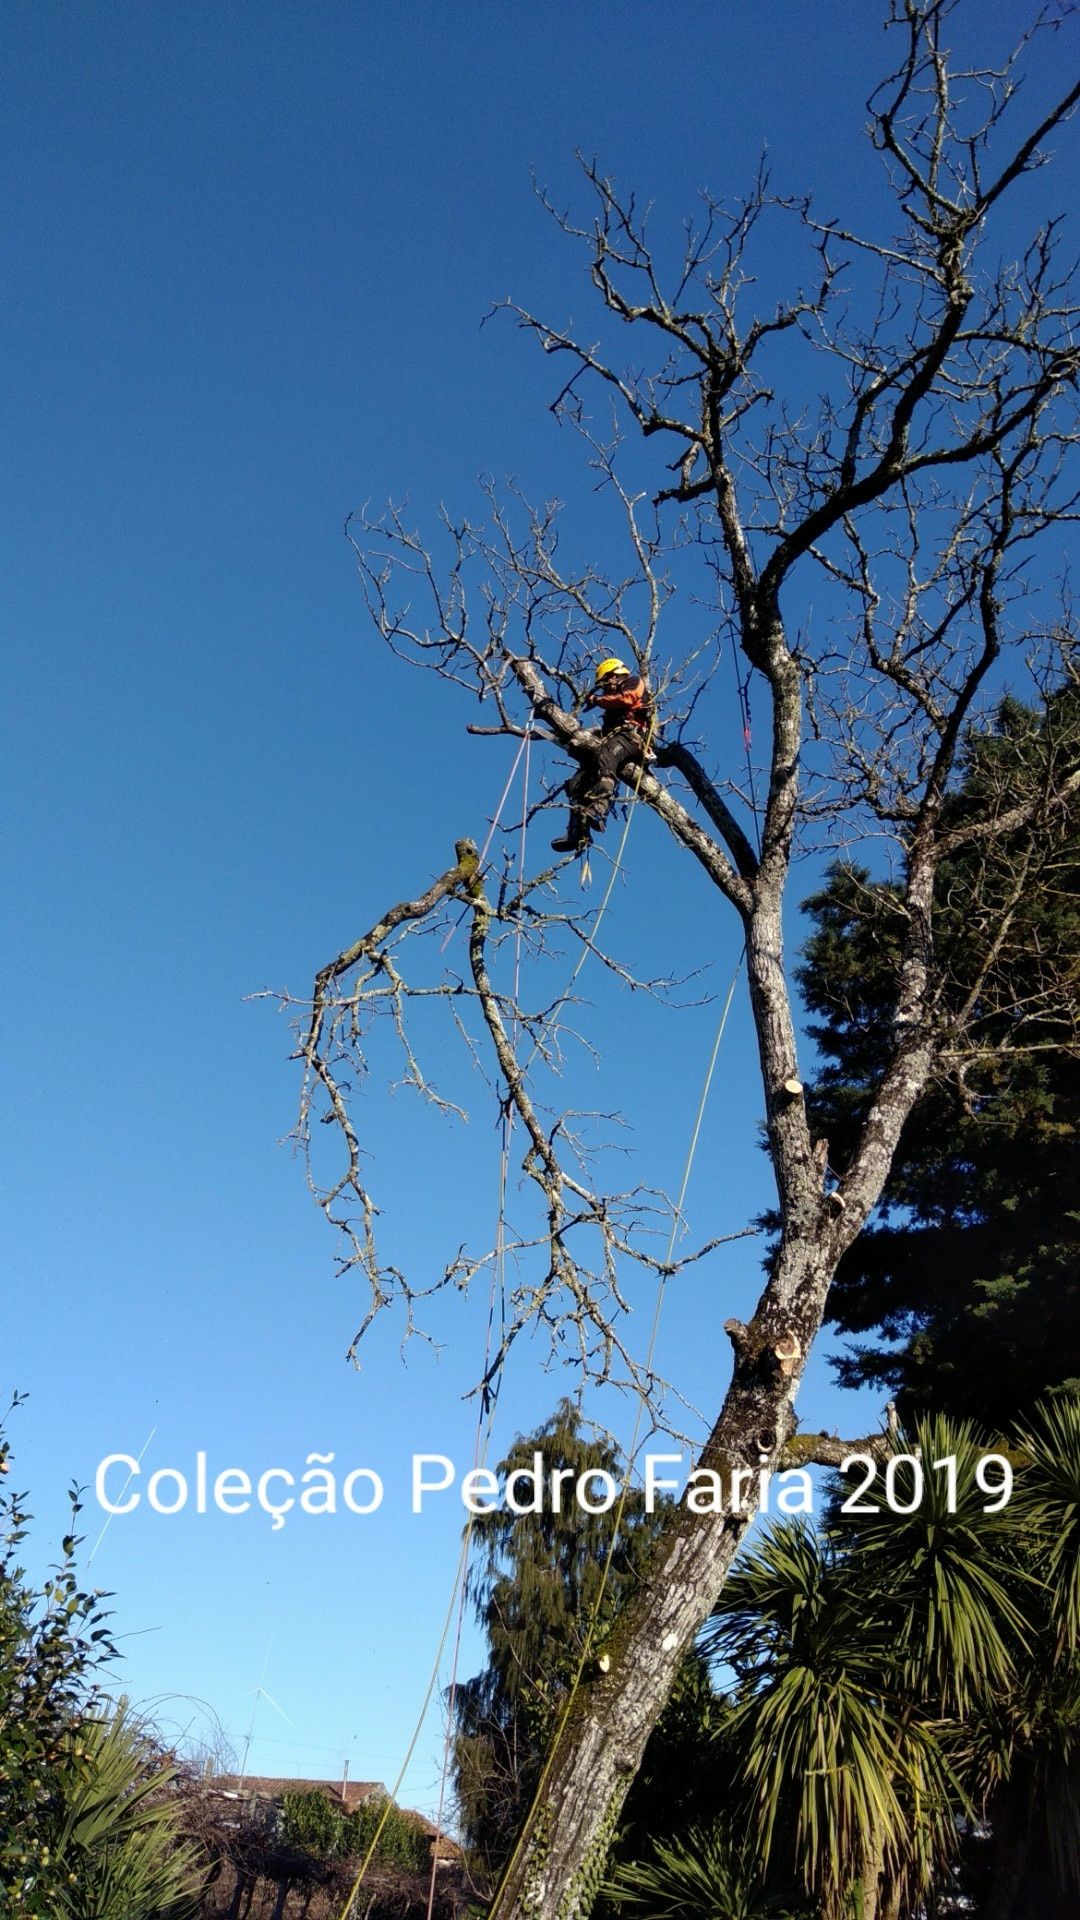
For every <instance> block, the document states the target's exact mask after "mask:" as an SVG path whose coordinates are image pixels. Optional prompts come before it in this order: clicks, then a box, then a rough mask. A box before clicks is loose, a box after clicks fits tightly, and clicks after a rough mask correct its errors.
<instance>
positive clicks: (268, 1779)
mask: <svg viewBox="0 0 1080 1920" xmlns="http://www.w3.org/2000/svg"><path fill="white" fill-rule="evenodd" d="M213 1784H214V1787H215V1788H216V1790H217V1791H218V1793H237V1794H243V1795H244V1796H245V1798H247V1799H251V1800H282V1799H284V1797H285V1795H286V1794H287V1793H324V1794H325V1795H326V1797H327V1799H328V1800H332V1801H333V1802H334V1805H335V1806H337V1807H342V1808H343V1809H344V1811H345V1812H346V1813H354V1812H355V1811H356V1808H357V1807H359V1806H362V1805H363V1803H364V1801H365V1800H370V1798H371V1796H372V1794H379V1795H381V1796H382V1797H383V1798H385V1796H386V1788H385V1787H384V1786H383V1785H382V1783H381V1781H379V1780H348V1781H346V1783H345V1791H344V1793H342V1789H341V1781H340V1780H295V1779H293V1780H286V1779H279V1778H277V1777H276V1776H274V1775H270V1774H264V1773H246V1774H239V1773H219V1774H217V1775H216V1776H215V1778H214V1782H213Z"/></svg>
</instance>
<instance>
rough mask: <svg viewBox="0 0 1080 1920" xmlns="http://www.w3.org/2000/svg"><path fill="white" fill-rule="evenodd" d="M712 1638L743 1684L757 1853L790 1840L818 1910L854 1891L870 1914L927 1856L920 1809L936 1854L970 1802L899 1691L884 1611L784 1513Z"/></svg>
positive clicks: (748, 1562) (838, 1906)
mask: <svg viewBox="0 0 1080 1920" xmlns="http://www.w3.org/2000/svg"><path fill="white" fill-rule="evenodd" d="M709 1644H710V1648H711V1651H712V1652H713V1653H714V1654H717V1655H720V1656H722V1657H723V1658H724V1659H725V1660H727V1662H728V1663H729V1664H730V1665H731V1666H732V1667H733V1668H734V1670H735V1673H736V1675H737V1678H738V1705H737V1707H736V1712H735V1721H734V1727H735V1738H736V1739H737V1740H738V1741H739V1743H740V1745H741V1748H742V1754H743V1766H744V1778H745V1780H746V1783H747V1788H748V1794H749V1798H750V1803H751V1809H752V1819H753V1823H754V1830H755V1832H756V1833H757V1834H758V1836H759V1841H760V1848H761V1856H762V1859H763V1860H764V1861H766V1862H768V1861H770V1860H772V1859H774V1858H775V1854H776V1849H777V1843H778V1840H779V1838H780V1837H781V1836H783V1838H784V1840H785V1841H786V1842H787V1843H788V1844H790V1845H791V1846H792V1847H793V1851H794V1861H795V1865H796V1868H797V1871H798V1872H799V1875H800V1877H801V1879H802V1881H803V1884H804V1885H805V1886H806V1888H807V1889H808V1891H811V1892H813V1893H814V1894H815V1896H816V1897H817V1899H818V1901H819V1902H820V1906H821V1910H822V1912H823V1913H824V1914H826V1915H829V1916H832V1915H834V1914H840V1913H841V1912H843V1911H844V1910H845V1908H847V1910H848V1911H850V1910H851V1909H850V1904H849V1896H850V1895H851V1893H852V1890H853V1889H856V1888H861V1890H862V1895H863V1899H862V1904H863V1907H864V1911H865V1912H866V1913H867V1914H868V1915H870V1914H873V1913H874V1911H875V1910H876V1899H877V1882H878V1879H879V1877H880V1875H881V1874H882V1872H883V1871H884V1872H887V1873H888V1875H889V1877H890V1879H891V1880H892V1881H893V1882H896V1881H898V1880H899V1878H900V1876H901V1874H902V1872H903V1871H905V1870H907V1872H908V1873H910V1872H911V1870H912V1868H913V1866H915V1865H917V1864H919V1863H918V1860H917V1856H916V1855H915V1854H914V1853H913V1849H912V1843H911V1833H912V1828H913V1825H914V1824H915V1822H914V1819H913V1808H915V1807H917V1808H918V1809H919V1816H920V1817H919V1821H918V1824H919V1827H920V1830H921V1834H922V1835H923V1837H924V1839H927V1840H928V1841H929V1849H928V1850H929V1854H930V1855H931V1856H933V1857H935V1858H936V1857H938V1856H940V1854H941V1853H943V1852H944V1851H946V1850H947V1848H948V1846H949V1842H950V1838H951V1832H952V1816H953V1814H954V1812H955V1811H956V1810H957V1809H958V1807H959V1805H960V1804H962V1803H961V1801H960V1796H959V1793H958V1789H957V1786H956V1783H955V1781H954V1779H953V1778H952V1775H951V1774H950V1771H949V1768H948V1766H947V1764H946V1760H945V1757H944V1753H943V1750H942V1747H941V1745H940V1743H939V1741H938V1739H937V1737H936V1730H935V1728H934V1727H933V1726H932V1725H931V1724H929V1723H928V1722H927V1721H926V1719H925V1718H924V1717H922V1716H920V1715H917V1714H913V1713H911V1712H909V1711H908V1710H907V1708H908V1703H907V1702H906V1700H905V1698H904V1696H903V1695H902V1693H901V1692H900V1690H899V1689H898V1687H897V1685H896V1659H895V1642H894V1636H893V1632H892V1628H891V1626H890V1624H889V1622H888V1621H887V1619H886V1617H885V1612H884V1609H883V1608H882V1607H881V1606H880V1605H878V1604H877V1603H876V1599H875V1597H874V1596H873V1595H868V1594H867V1592H866V1591H865V1590H863V1589H862V1588H861V1587H860V1584H859V1581H858V1579H857V1577H855V1576H854V1573H853V1567H852V1564H851V1561H850V1559H849V1558H848V1557H847V1556H844V1555H841V1554H840V1553H839V1552H838V1550H837V1547H836V1544H835V1542H834V1541H833V1540H831V1539H830V1538H829V1537H828V1536H826V1535H821V1534H818V1533H815V1532H813V1531H812V1530H811V1529H810V1528H809V1527H808V1526H807V1525H806V1524H805V1523H803V1522H795V1521H789V1522H785V1523H783V1524H781V1525H778V1526H776V1527H774V1528H773V1529H772V1530H771V1531H770V1532H769V1533H768V1534H767V1535H766V1536H765V1538H764V1539H763V1540H762V1541H761V1543H760V1544H759V1545H758V1546H757V1547H755V1548H754V1549H753V1550H752V1551H751V1552H750V1553H748V1554H747V1556H746V1557H745V1559H744V1560H743V1562H742V1564H741V1566H740V1567H739V1569H738V1570H737V1572H736V1573H735V1575H734V1576H733V1577H732V1578H731V1579H729V1581H728V1583H727V1585H726V1587H725V1589H724V1593H723V1595H722V1598H721V1600H720V1603H719V1605H718V1607H717V1610H716V1612H715V1614H714V1616H713V1623H712V1629H711V1633H710V1636H709ZM928 1864H929V1862H927V1863H925V1864H919V1873H920V1877H921V1878H923V1879H924V1880H925V1877H926V1873H927V1866H928Z"/></svg>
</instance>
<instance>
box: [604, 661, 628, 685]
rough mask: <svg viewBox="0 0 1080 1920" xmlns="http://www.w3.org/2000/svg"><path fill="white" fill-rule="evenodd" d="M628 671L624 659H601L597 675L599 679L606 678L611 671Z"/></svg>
mask: <svg viewBox="0 0 1080 1920" xmlns="http://www.w3.org/2000/svg"><path fill="white" fill-rule="evenodd" d="M628 671H629V669H628V667H627V665H626V662H625V661H624V660H614V659H612V660H601V662H600V665H599V666H598V667H597V669H596V677H597V679H598V680H606V679H607V677H608V674H609V673H627V672H628Z"/></svg>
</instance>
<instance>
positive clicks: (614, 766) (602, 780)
mask: <svg viewBox="0 0 1080 1920" xmlns="http://www.w3.org/2000/svg"><path fill="white" fill-rule="evenodd" d="M585 705H586V706H587V707H601V708H602V709H603V714H604V720H603V725H602V726H601V728H600V730H599V733H598V734H596V735H594V736H593V738H594V739H595V740H596V743H597V744H596V746H595V748H593V749H590V751H589V755H588V758H587V759H585V758H584V757H583V758H582V763H581V766H580V767H579V769H578V771H577V773H576V774H575V775H574V777H573V779H572V780H570V781H568V782H567V787H566V793H567V798H568V799H569V801H570V821H569V825H568V826H567V829H566V832H565V834H563V835H561V836H560V838H559V839H558V840H553V841H552V843H551V844H552V846H553V847H554V848H555V851H556V852H557V853H583V852H584V850H585V848H586V847H587V846H588V844H589V841H590V839H591V838H592V835H593V833H603V831H604V828H605V827H606V825H607V817H608V814H609V813H610V811H611V803H612V800H613V799H614V797H615V787H616V784H617V782H618V778H619V775H620V773H621V772H622V770H623V768H624V766H625V764H626V762H627V761H628V760H637V761H639V762H641V763H644V760H645V757H646V755H647V753H648V747H649V741H650V740H651V738H652V731H653V703H652V698H651V696H650V693H649V689H648V686H647V685H646V682H645V680H644V679H643V678H642V676H641V674H640V673H632V672H631V671H630V669H629V667H627V666H626V665H625V664H624V662H623V661H622V660H601V662H600V665H599V666H598V667H597V669H596V682H595V685H594V686H593V689H592V692H591V693H590V694H588V695H587V697H586V700H585Z"/></svg>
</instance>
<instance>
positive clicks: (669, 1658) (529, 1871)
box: [489, 1241, 834, 1920]
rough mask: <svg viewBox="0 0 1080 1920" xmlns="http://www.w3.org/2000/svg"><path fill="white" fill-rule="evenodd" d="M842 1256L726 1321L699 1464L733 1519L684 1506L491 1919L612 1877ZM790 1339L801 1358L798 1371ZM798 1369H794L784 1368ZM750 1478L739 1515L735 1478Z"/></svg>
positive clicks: (545, 1785) (594, 1687) (780, 1283)
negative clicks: (648, 1762) (726, 1360)
mask: <svg viewBox="0 0 1080 1920" xmlns="http://www.w3.org/2000/svg"><path fill="white" fill-rule="evenodd" d="M833 1264H834V1261H833V1258H832V1257H830V1258H829V1259H828V1260H826V1259H824V1258H823V1257H822V1254H821V1251H820V1250H819V1248H818V1246H817V1245H816V1244H815V1243H814V1242H812V1241H808V1242H807V1243H805V1244H804V1245H803V1246H802V1247H801V1248H799V1249H797V1250H796V1249H792V1248H790V1247H789V1248H787V1249H785V1250H783V1251H782V1253H781V1256H780V1260H779V1262H778V1265H777V1271H776V1273H775V1274H774V1276H773V1279H772V1281H771V1282H770V1284H769V1286H768V1287H767V1289H766V1291H765V1293H764V1294H763V1296H762V1298H761V1300H760V1301H759V1303H758V1308H757V1311H756V1313H755V1315H754V1318H753V1320H752V1321H751V1322H750V1324H749V1325H748V1326H746V1327H743V1326H741V1325H740V1324H739V1323H738V1322H734V1321H730V1322H728V1331H729V1334H730V1337H731V1339H732V1342H733V1344H734V1346H735V1351H736V1363H735V1374H734V1378H733V1380H732V1384H731V1387H730V1389H729V1392H728V1395H727V1398H726V1400H725V1402H724V1405H723V1408H722V1410H721V1413H720V1417H719V1419H718V1420H717V1423H716V1425H715V1427H714V1428H713V1431H712V1433H711V1435H710V1436H709V1440H708V1442H707V1444H706V1446H705V1448H704V1450H703V1452H702V1454H701V1456H700V1460H699V1462H698V1465H699V1466H700V1467H704V1468H710V1469H712V1471H713V1472H715V1473H718V1474H720V1475H721V1477H722V1481H723V1483H724V1488H725V1496H726V1497H725V1511H723V1512H718V1513H694V1512H691V1510H690V1509H689V1507H688V1506H687V1505H686V1504H685V1501H684V1502H683V1504H682V1505H680V1507H679V1508H678V1509H677V1511H676V1512H675V1513H674V1514H673V1516H672V1520H671V1523H670V1525H669V1526H668V1528H667V1530H666V1531H665V1532H664V1533H663V1534H662V1535H661V1537H660V1539H659V1541H658V1543H657V1546H656V1548H655V1550H654V1554H653V1557H652V1560H651V1562H650V1566H649V1570H648V1573H647V1576H646V1578H645V1580H644V1582H643V1584H642V1587H641V1589H640V1590H639V1592H638V1594H637V1595H636V1596H635V1598H634V1599H633V1601H631V1603H630V1604H629V1606H628V1607H627V1609H626V1611H625V1613H623V1614H622V1616H621V1617H620V1618H619V1620H618V1621H617V1623H616V1625H615V1628H614V1631H613V1633H612V1635H611V1638H610V1639H609V1640H608V1641H606V1642H605V1643H604V1645H603V1649H602V1651H603V1653H604V1654H605V1655H606V1656H607V1659H608V1660H609V1661H610V1666H609V1667H608V1669H607V1671H606V1672H604V1673H599V1672H597V1673H595V1674H594V1675H592V1676H588V1675H587V1676H586V1677H585V1679H584V1681H583V1683H582V1686H581V1688H580V1690H579V1692H578V1694H577V1696H576V1698H575V1700H574V1702H573V1704H572V1706H571V1709H570V1712H569V1714H568V1716H567V1719H566V1722H565V1724H564V1726H563V1728H562V1731H561V1733H560V1735H559V1736H558V1738H557V1740H556V1744H555V1748H554V1750H553V1753H552V1755H551V1757H550V1759H549V1762H548V1765H547V1769H546V1771H545V1774H544V1776H543V1779H542V1782H541V1786H540V1790H539V1792H538V1793H537V1796H536V1799H535V1802H534V1804H533V1807H532V1809H531V1810H530V1813H529V1815H528V1818H527V1819H526V1822H525V1825H524V1827H523V1828H522V1831H521V1834H520V1836H519V1839H518V1843H517V1846H516V1847H515V1849H514V1852H513V1854H512V1855H511V1858H510V1862H509V1864H508V1866H507V1868H506V1871H505V1873H504V1876H503V1880H502V1883H501V1885H500V1887H499V1889H498V1891H497V1893H496V1896H495V1900H494V1903H493V1905H492V1908H491V1912H490V1915H489V1920H584V1916H585V1915H587V1914H588V1912H589V1910H590V1908H591V1906H592V1904H593V1901H594V1899H595V1896H596V1892H597V1889H598V1887H599V1885H600V1881H601V1878H602V1876H603V1872H604V1867H605V1863H606V1860H607V1855H608V1850H609V1847H610V1844H611V1841H612V1838H613V1836H614V1833H615V1828H616V1825H617V1823H618V1819H619V1814H620V1812H621V1809H622V1804H623V1800H624V1798H625V1796H626V1793H627V1790H628V1788H629V1786H630V1783H631V1781H632V1780H633V1778H634V1776H635V1774H636V1773H637V1771H638V1768H639V1766H640V1764H641V1758H642V1754H643V1753H644V1750H645V1744H646V1742H647V1740H648V1738H649V1735H650V1733H651V1732H652V1729H653V1727H654V1725H655V1724H656V1721H657V1719H658V1717H659V1715H660V1712H661V1709H662V1708H663V1705H664V1702H665V1701H666V1699H667V1697H668V1694H669V1692H670V1690H671V1687H672V1684H673V1682H674V1679H675V1675H676V1673H677V1671H678V1668H679V1666H680V1663H681V1661H682V1659H683V1656H684V1655H685V1653H686V1650H687V1648H688V1646H689V1645H690V1643H691V1641H692V1639H693V1637H694V1635H695V1633H696V1632H697V1630H698V1628H699V1627H700V1626H701V1624H702V1622H703V1621H704V1620H705V1619H706V1617H707V1616H708V1613H709V1611H710V1609H711V1607H712V1605H713V1602H714V1600H715V1599H716V1597H717V1595H718V1594H719V1592H720V1589H721V1587H722V1586H723V1583H724V1579H725V1576H726V1574H727V1572H728V1569H729V1567H730V1565H731V1562H732V1560H733V1559H734V1557H735V1554H736V1552H737V1551H738V1548H739V1545H740V1543H741V1541H742V1539H743V1536H744V1534H745V1532H746V1529H747V1527H748V1526H749V1524H750V1520H751V1519H752V1517H753V1514H754V1512H755V1511H756V1509H757V1505H758V1472H759V1469H760V1467H761V1466H762V1465H763V1464H767V1465H772V1464H774V1463H775V1462H776V1460H777V1458H778V1456H779V1454H780V1451H781V1449H782V1447H783V1445H784V1442H785V1440H786V1438H787V1436H788V1432H789V1428H790V1424H791V1421H790V1407H791V1400H792V1397H793V1394H794V1391H795V1388H796V1386H797V1384H798V1379H799V1376H800V1375H801V1372H802V1356H805V1354H806V1353H807V1352H808V1351H809V1349H810V1346H811V1343H812V1341H813V1339H814V1336H815V1334H816V1333H817V1331H818V1327H819V1325H820V1322H821V1315H822V1311H823V1308H824V1304H825V1296H826V1293H827V1291H828V1286H829V1281H830V1280H831V1277H832V1268H833ZM792 1334H794V1335H795V1338H796V1343H797V1349H798V1355H799V1358H798V1360H797V1361H796V1363H795V1365H794V1366H792V1365H791V1362H790V1360H789V1359H788V1357H787V1355H788V1353H789V1352H790V1348H789V1347H788V1346H784V1347H783V1349H782V1357H781V1356H780V1355H778V1354H777V1351H776V1349H777V1346H778V1345H779V1344H780V1343H781V1342H782V1341H784V1342H789V1341H790V1337H791V1335H792ZM789 1367H790V1368H791V1371H790V1372H788V1371H785V1370H784V1369H786V1368H789ZM744 1468H745V1469H749V1470H750V1476H751V1477H750V1479H749V1481H748V1482H744V1483H743V1486H742V1488H741V1493H742V1505H741V1509H740V1510H738V1511H736V1510H733V1506H732V1502H731V1499H730V1476H731V1473H732V1471H733V1470H734V1469H744Z"/></svg>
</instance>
